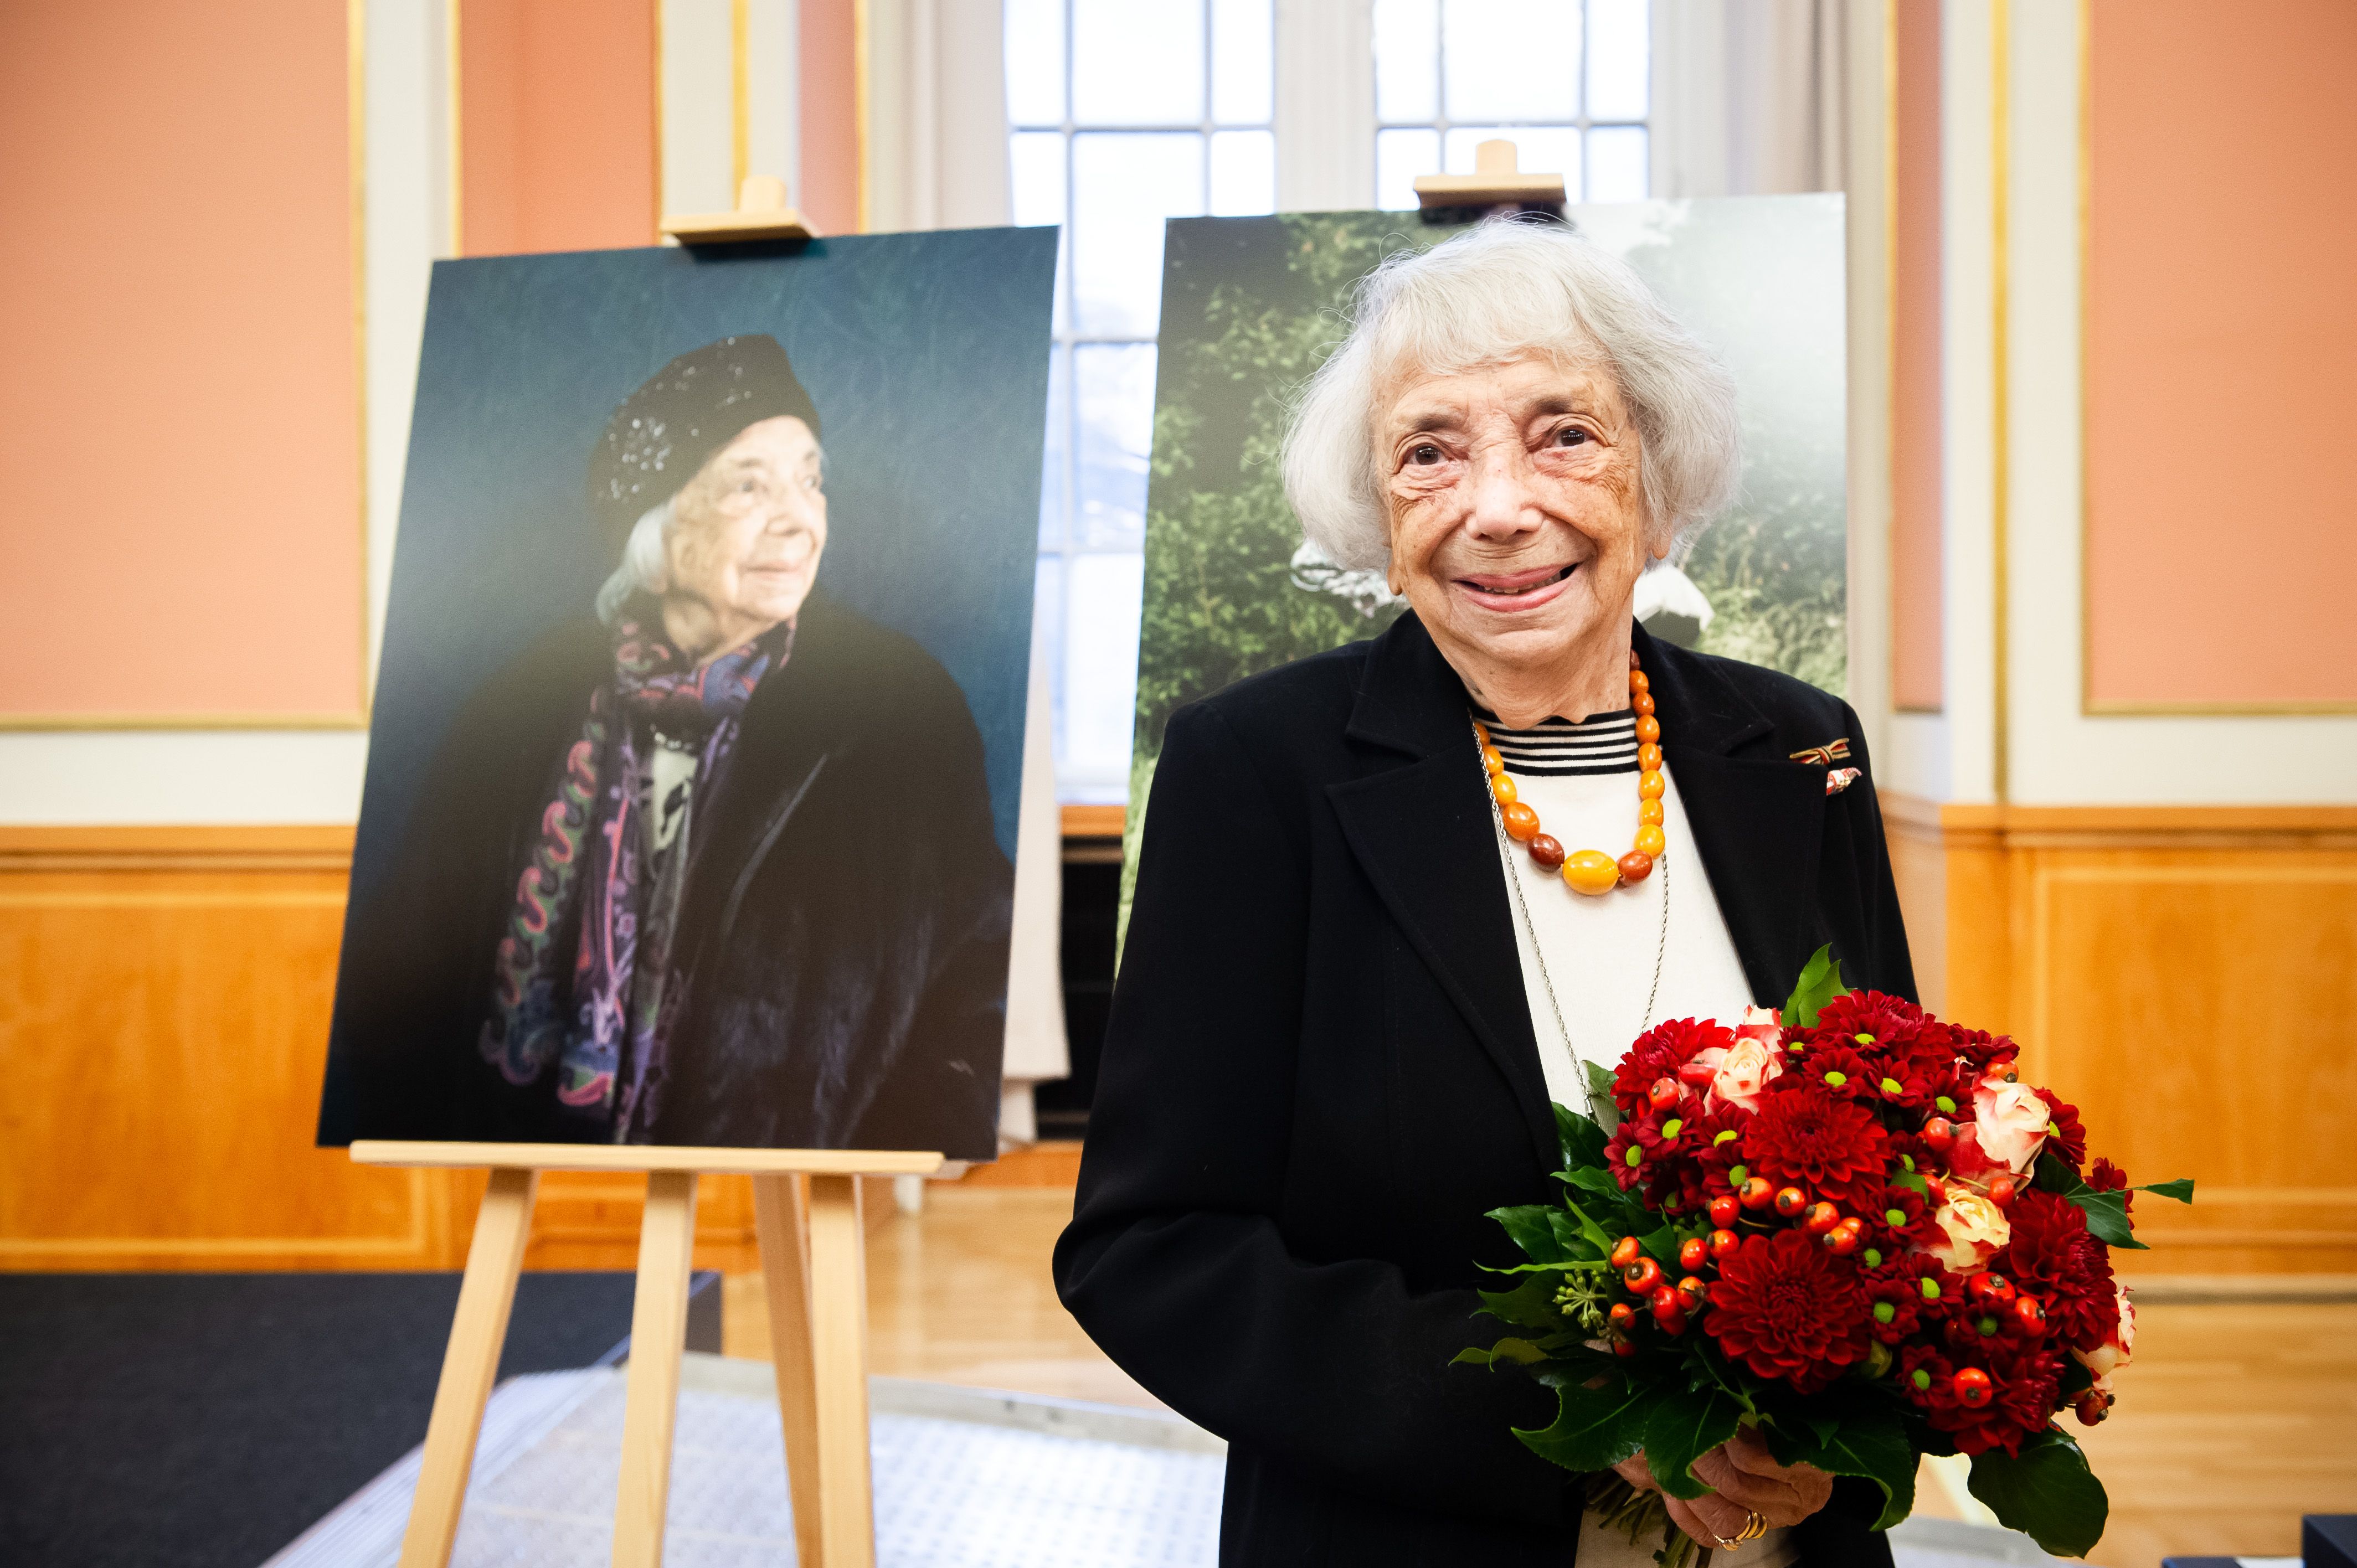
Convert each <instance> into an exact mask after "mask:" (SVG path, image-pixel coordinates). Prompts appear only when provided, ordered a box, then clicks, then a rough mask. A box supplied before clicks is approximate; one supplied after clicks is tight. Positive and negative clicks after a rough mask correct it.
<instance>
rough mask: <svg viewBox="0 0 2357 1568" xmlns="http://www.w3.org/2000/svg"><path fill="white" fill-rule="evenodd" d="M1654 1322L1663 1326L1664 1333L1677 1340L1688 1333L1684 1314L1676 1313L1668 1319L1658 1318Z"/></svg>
mask: <svg viewBox="0 0 2357 1568" xmlns="http://www.w3.org/2000/svg"><path fill="white" fill-rule="evenodd" d="M1653 1321H1654V1322H1656V1323H1658V1324H1660V1325H1661V1326H1662V1332H1663V1333H1664V1334H1667V1335H1669V1336H1670V1337H1672V1338H1675V1337H1677V1336H1679V1335H1681V1334H1684V1332H1685V1331H1686V1315H1685V1314H1684V1313H1683V1312H1674V1313H1672V1314H1670V1315H1669V1316H1667V1317H1661V1316H1656V1317H1655V1318H1654V1319H1653Z"/></svg>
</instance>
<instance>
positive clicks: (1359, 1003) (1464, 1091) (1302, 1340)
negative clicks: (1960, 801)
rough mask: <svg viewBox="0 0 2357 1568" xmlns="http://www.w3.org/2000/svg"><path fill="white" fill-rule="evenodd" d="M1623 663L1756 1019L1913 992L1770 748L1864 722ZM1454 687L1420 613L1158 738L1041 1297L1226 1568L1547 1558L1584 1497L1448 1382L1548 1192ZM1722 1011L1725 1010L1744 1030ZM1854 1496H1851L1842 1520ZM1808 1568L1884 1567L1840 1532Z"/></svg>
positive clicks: (1868, 866) (1703, 663) (1884, 865)
mask: <svg viewBox="0 0 2357 1568" xmlns="http://www.w3.org/2000/svg"><path fill="white" fill-rule="evenodd" d="M1636 640H1637V649H1638V651H1639V654H1640V656H1641V659H1642V660H1643V663H1644V668H1645V669H1646V671H1648V672H1649V673H1650V674H1651V676H1652V690H1653V693H1654V694H1655V695H1656V696H1657V697H1658V698H1659V700H1660V703H1661V720H1662V729H1663V754H1664V756H1665V757H1667V759H1668V761H1669V764H1670V767H1671V768H1672V770H1673V771H1674V773H1675V774H1676V776H1677V781H1678V792H1679V794H1680V796H1681V797H1682V799H1683V800H1684V803H1685V807H1686V812H1687V815H1688V817H1689V819H1690V820H1691V822H1692V825H1693V832H1694V835H1695V843H1694V844H1693V845H1692V846H1686V845H1674V846H1673V847H1672V851H1671V853H1673V854H1678V853H1681V852H1683V853H1688V854H1699V855H1700V856H1701V859H1702V863H1703V865H1704V866H1705V868H1706V870H1707V872H1708V874H1709V876H1710V882H1711V886H1712V889H1713V891H1714V892H1715V893H1716V894H1717V898H1718V903H1719V908H1721V910H1722V911H1724V913H1725V915H1726V918H1727V928H1728V930H1729V932H1730V933H1731V935H1732V936H1733V938H1734V941H1735V947H1736V950H1737V952H1738V954H1739V955H1740V957H1741V959H1742V961H1743V971H1744V974H1745V977H1746V978H1747V979H1748V980H1749V982H1750V988H1751V992H1752V995H1751V998H1750V1000H1752V1001H1754V1002H1757V1003H1760V1004H1768V1005H1773V1004H1779V1003H1781V1002H1782V1000H1783V999H1784V997H1785V996H1786V994H1787V993H1789V992H1790V990H1791V988H1792V982H1793V980H1794V978H1795V977H1796V976H1797V975H1798V973H1799V971H1800V967H1801V965H1802V963H1803V961H1804V960H1805V959H1806V957H1807V956H1808V954H1809V953H1810V952H1811V951H1813V950H1814V949H1815V948H1816V947H1817V945H1818V944H1820V943H1823V942H1827V941H1830V942H1831V943H1832V944H1833V947H1834V951H1835V954H1836V955H1837V956H1838V957H1839V958H1840V959H1841V961H1842V972H1843V974H1844V976H1845V977H1846V978H1847V979H1848V980H1849V981H1850V982H1852V983H1855V984H1863V985H1868V986H1873V987H1875V988H1878V989H1880V990H1883V991H1888V992H1895V993H1901V994H1911V993H1912V991H1913V989H1914V977H1913V973H1912V971H1911V970H1910V966H1909V963H1908V957H1907V938H1906V933H1905V931H1904V930H1903V929H1901V927H1900V918H1899V908H1898V903H1897V899H1896V897H1895V895H1894V894H1893V891H1892V887H1891V880H1890V868H1889V860H1888V858H1887V855H1886V853H1885V850H1884V845H1883V837H1882V821H1881V815H1880V813H1879V811H1878V810H1877V808H1876V805H1875V798H1874V789H1873V786H1872V784H1871V783H1870V782H1869V781H1867V779H1859V780H1858V781H1857V783H1856V784H1854V785H1853V786H1852V787H1851V788H1850V789H1847V790H1846V791H1845V792H1843V793H1841V794H1838V795H1834V796H1831V797H1828V796H1827V795H1826V793H1825V781H1826V766H1825V764H1824V763H1823V762H1803V761H1795V760H1792V753H1794V752H1798V751H1802V750H1804V749H1806V748H1809V747H1813V746H1826V745H1829V744H1830V743H1832V742H1834V741H1835V740H1837V739H1842V738H1846V739H1847V740H1848V742H1849V749H1850V754H1851V755H1850V757H1849V759H1848V760H1849V765H1850V766H1854V767H1857V768H1865V767H1866V766H1867V759H1866V747H1865V746H1863V745H1862V744H1861V743H1860V736H1859V734H1858V724H1857V715H1856V714H1854V713H1852V712H1851V711H1850V709H1849V708H1848V706H1847V705H1846V704H1845V703H1842V702H1840V701H1839V700H1838V699H1836V698H1834V697H1830V696H1828V695H1826V694H1825V693H1823V692H1820V691H1817V690H1816V689H1814V688H1813V687H1811V686H1807V685H1804V684H1803V683H1802V682H1798V681H1795V680H1792V679H1791V678H1790V677H1787V676H1784V675H1780V674H1777V673H1774V672H1773V671H1767V670H1761V669H1757V668H1755V667H1753V666H1750V665H1746V664H1738V663H1735V662H1733V661H1731V660H1724V659H1715V658H1711V657H1708V656H1706V655H1702V654H1697V653H1692V652H1688V651H1685V650H1681V649H1677V648H1674V647H1671V646H1669V645H1667V644H1665V643H1660V642H1656V641H1654V640H1653V639H1651V638H1649V637H1647V636H1646V635H1645V633H1644V632H1643V631H1642V630H1639V631H1638V633H1637V639H1636ZM1466 709H1467V697H1466V693H1465V688H1464V686H1463V684H1462V683H1461V682H1459V681H1458V677H1457V675H1456V673H1455V672H1454V671H1452V670H1451V669H1450V668H1449V666H1448V663H1447V662H1446V661H1445V660H1443V659H1442V658H1441V656H1440V652H1439V650H1437V648H1436V647H1435V646H1434V645H1433V642H1432V639H1431V637H1430V636H1429V635H1428V634H1427V633H1426V631H1425V629H1424V628H1423V626H1422V625H1421V624H1420V623H1419V622H1418V621H1417V620H1416V618H1415V616H1414V615H1412V614H1411V615H1407V616H1404V617H1402V618H1400V620H1399V621H1398V622H1396V623H1395V624H1394V626H1393V627H1392V628H1391V629H1390V630H1388V631H1386V632H1385V633H1383V636H1381V637H1379V638H1377V639H1374V640H1373V641H1372V642H1361V643H1354V644H1352V645H1351V646H1350V647H1347V648H1343V649H1340V650H1336V651H1334V652H1332V653H1329V654H1322V655H1319V656H1318V657H1316V658H1313V659H1307V660H1301V661H1300V662H1299V663H1296V664H1291V665H1287V666H1286V667H1284V668H1282V669H1279V670H1274V671H1269V672H1267V673H1265V674H1263V675H1260V676H1256V677H1254V678H1253V679H1251V680H1248V681H1244V682H1240V683H1238V684H1236V685H1234V686H1232V687H1230V688H1228V689H1227V690H1226V691H1223V692H1222V693H1218V694H1217V695H1216V696H1212V697H1210V698H1207V699H1205V700H1204V701H1202V702H1200V703H1193V704H1191V705H1190V706H1189V707H1186V708H1182V709H1181V710H1179V712H1178V713H1177V714H1173V715H1172V717H1171V720H1170V725H1169V730H1168V735H1167V736H1166V738H1165V741H1164V746H1163V751H1162V757H1161V761H1160V763H1159V765H1158V766H1157V769H1156V774H1155V779H1154V788H1153V793H1152V797H1151V807H1150V810H1149V811H1148V812H1147V815H1146V836H1145V842H1144V846H1143V849H1142V851H1141V854H1140V859H1139V865H1138V875H1137V886H1136V897H1135V904H1134V906H1133V909H1132V913H1131V917H1130V924H1129V932H1128V939H1127V944H1126V947H1125V951H1124V954H1123V959H1122V965H1121V974H1120V979H1119V982H1118V983H1117V984H1116V986H1115V988H1114V1004H1113V1015H1112V1021H1111V1024H1110V1026H1109V1027H1108V1028H1107V1031H1106V1036H1105V1045H1104V1058H1103V1065H1102V1067H1101V1069H1100V1073H1099V1079H1098V1088H1097V1091H1096V1099H1095V1102H1094V1104H1093V1105H1092V1108H1091V1111H1090V1117H1089V1136H1088V1144H1087V1149H1086V1152H1085V1154H1084V1155H1083V1157H1082V1165H1081V1177H1080V1191H1079V1196H1078V1202H1077V1205H1076V1210H1075V1213H1074V1215H1073V1219H1072V1223H1071V1228H1070V1229H1069V1230H1066V1231H1065V1232H1064V1235H1063V1238H1062V1240H1060V1242H1059V1244H1058V1246H1057V1249H1056V1282H1057V1288H1058V1290H1059V1292H1060V1294H1061V1295H1062V1297H1063V1301H1064V1304H1065V1305H1066V1306H1068V1307H1069V1308H1070V1309H1071V1312H1072V1314H1073V1316H1076V1317H1077V1318H1078V1319H1079V1320H1080V1322H1081V1324H1082V1326H1084V1327H1085V1328H1086V1329H1087V1330H1088V1331H1089V1333H1090V1335H1091V1336H1092V1337H1093V1338H1095V1340H1096V1341H1097V1343H1098V1344H1100V1345H1102V1346H1103V1348H1104V1349H1105V1351H1106V1352H1107V1353H1108V1354H1109V1355H1111V1356H1112V1357H1113V1359H1114V1360H1115V1361H1117V1362H1119V1363H1120V1364H1121V1366H1122V1367H1123V1368H1124V1369H1126V1370H1127V1371H1129V1372H1130V1373H1131V1374H1132V1375H1133V1376H1135V1378H1136V1379H1137V1380H1138V1381H1139V1382H1141V1383H1143V1384H1144V1385H1145V1386H1146V1388H1147V1389H1149V1390H1151V1391H1153V1392H1154V1393H1155V1394H1157V1396H1159V1397H1160V1398H1161V1399H1163V1400H1165V1401H1166V1402H1168V1403H1169V1404H1170V1405H1171V1406H1172V1407H1173V1408H1174V1409H1176V1410H1178V1411H1179V1412H1182V1413H1183V1414H1185V1415H1187V1416H1189V1417H1190V1418H1191V1419H1193V1420H1194V1421H1196V1422H1198V1423H1200V1424H1202V1425H1203V1426H1205V1427H1207V1428H1209V1429H1210V1430H1211V1431H1212V1432H1215V1433H1217V1434H1220V1435H1222V1436H1223V1437H1225V1438H1226V1439H1227V1440H1228V1442H1229V1444H1230V1446H1229V1451H1228V1479H1227V1501H1226V1511H1225V1516H1224V1518H1223V1520H1222V1526H1221V1562H1222V1563H1226V1564H1239V1565H1242V1564H1250V1565H1254V1568H1257V1565H1259V1564H1264V1563H1266V1564H1276V1563H1283V1564H1286V1565H1288V1568H1289V1565H1292V1564H1300V1563H1349V1564H1351V1568H1381V1565H1383V1564H1393V1563H1396V1564H1401V1565H1403V1568H1405V1565H1409V1564H1417V1565H1430V1564H1436V1563H1477V1562H1478V1563H1482V1564H1484V1565H1485V1568H1508V1565H1510V1564H1522V1563H1531V1564H1536V1563H1554V1564H1563V1563H1569V1562H1570V1561H1571V1560H1572V1556H1573V1549H1574V1542H1575V1541H1576V1538H1577V1514H1578V1509H1579V1499H1580V1494H1579V1488H1578V1487H1577V1484H1576V1483H1575V1482H1574V1481H1573V1478H1571V1477H1566V1475H1565V1473H1564V1472H1563V1471H1561V1470H1559V1469H1557V1468H1556V1467H1555V1466H1552V1465H1550V1464H1548V1463H1547V1462H1546V1461H1544V1460H1543V1459H1540V1458H1538V1457H1537V1456H1536V1455H1533V1454H1532V1453H1531V1452H1530V1451H1529V1450H1527V1449H1525V1448H1524V1447H1523V1446H1522V1444H1520V1443H1518V1442H1517V1441H1516V1440H1515V1439H1514V1438H1513V1437H1512V1435H1511V1434H1509V1432H1508V1430H1507V1429H1508V1428H1509V1427H1510V1426H1523V1427H1533V1426H1544V1425H1545V1424H1546V1423H1548V1422H1549V1421H1550V1420H1552V1418H1553V1413H1554V1406H1555V1396H1554V1395H1553V1393H1552V1392H1550V1391H1547V1390H1545V1389H1544V1388H1541V1387H1539V1386H1538V1385H1537V1384H1535V1383H1534V1382H1532V1381H1531V1380H1529V1379H1527V1378H1525V1377H1523V1376H1522V1375H1520V1374H1518V1373H1513V1372H1495V1373H1492V1372H1486V1371H1482V1370H1480V1369H1473V1368H1469V1367H1452V1366H1449V1365H1448V1359H1449V1357H1450V1356H1452V1355H1453V1354H1455V1353H1456V1351H1458V1349H1460V1348H1463V1347H1465V1346H1467V1345H1471V1344H1477V1343H1480V1344H1486V1343H1488V1342H1489V1341H1490V1340H1491V1339H1493V1338H1495V1337H1497V1336H1498V1334H1499V1333H1500V1332H1501V1325H1500V1324H1498V1323H1497V1322H1496V1321H1495V1320H1494V1319H1491V1318H1486V1317H1484V1318H1476V1317H1475V1316H1473V1312H1474V1309H1475V1307H1476V1306H1477V1305H1478V1303H1477V1302H1476V1300H1475V1298H1474V1296H1473V1294H1472V1292H1473V1290H1474V1288H1475V1287H1476V1286H1477V1285H1486V1286H1490V1287H1492V1288H1494V1286H1495V1284H1496V1282H1495V1281H1494V1280H1493V1279H1491V1278H1488V1277H1485V1276H1484V1275H1482V1274H1481V1273H1479V1271H1478V1270H1477V1269H1476V1267H1475V1265H1476V1263H1477V1262H1481V1263H1489V1264H1492V1265H1498V1264H1506V1263H1511V1262H1516V1261H1519V1255H1518V1254H1516V1253H1515V1251H1514V1249H1513V1247H1512V1244H1511V1243H1510V1242H1509V1241H1507V1240H1506V1238H1505V1236H1504V1235H1503V1234H1502V1232H1501V1230H1499V1228H1498V1226H1497V1225H1496V1224H1494V1223H1493V1222H1491V1221H1490V1220H1488V1219H1483V1218H1482V1215H1483V1213H1484V1212H1485V1211H1486V1210H1489V1209H1491V1208H1498V1207H1501V1205H1507V1204H1525V1203H1545V1202H1551V1201H1554V1200H1555V1199H1556V1198H1557V1197H1559V1195H1560V1187H1559V1184H1557V1183H1556V1182H1555V1181H1554V1179H1553V1178H1552V1175H1551V1173H1553V1172H1554V1171H1555V1169H1557V1168H1558V1167H1559V1165H1560V1163H1561V1161H1560V1158H1559V1156H1558V1154H1557V1149H1556V1142H1555V1126H1554V1119H1553V1116H1552V1113H1551V1112H1549V1110H1548V1107H1547V1096H1546V1089H1545V1079H1544V1074H1543V1073H1542V1070H1541V1069H1540V1066H1539V1053H1538V1044H1537V1037H1536V1036H1535V1035H1534V1031H1533V1028H1532V1024H1531V1018H1530V1009H1529V1007H1528V1005H1527V1004H1526V1003H1525V1001H1524V993H1523V979H1522V972H1521V968H1520V963H1519V961H1518V960H1517V958H1516V955H1515V948H1514V930H1513V926H1512V912H1511V910H1510V908H1509V905H1508V902H1507V894H1506V887H1505V881H1504V877H1503V875H1502V873H1501V869H1500V865H1499V860H1498V853H1497V849H1496V847H1495V843H1494V840H1493V837H1492V833H1493V831H1494V830H1493V829H1492V827H1491V819H1490V811H1489V803H1488V798H1487V792H1486V791H1485V790H1484V789H1482V787H1481V775H1480V769H1479V768H1478V767H1477V765H1476V763H1475V760H1474V756H1473V747H1472V745H1471V741H1470V739H1469V729H1468V726H1467V712H1466ZM1729 1000H1730V1001H1732V1000H1734V999H1732V998H1730V999H1729ZM1842 1500H1844V1501H1848V1500H1850V1499H1847V1498H1844V1499H1842ZM1803 1532H1804V1533H1803V1554H1804V1557H1805V1559H1806V1561H1808V1562H1809V1563H1813V1564H1827V1563H1832V1564H1843V1565H1857V1568H1865V1565H1868V1564H1878V1565H1881V1568H1888V1564H1889V1562H1890V1555H1889V1547H1888V1546H1887V1544H1885V1542H1884V1541H1883V1539H1882V1538H1881V1537H1880V1536H1877V1535H1873V1534H1871V1533H1870V1532H1868V1531H1867V1530H1866V1528H1865V1526H1864V1525H1863V1523H1861V1522H1859V1521H1857V1520H1855V1519H1853V1518H1851V1517H1850V1516H1849V1515H1848V1514H1846V1513H1845V1512H1839V1511H1836V1510H1835V1509H1827V1510H1826V1511H1825V1512H1824V1513H1823V1514H1820V1515H1819V1516H1818V1517H1817V1518H1816V1519H1815V1520H1811V1521H1810V1522H1809V1524H1807V1525H1805V1526H1803Z"/></svg>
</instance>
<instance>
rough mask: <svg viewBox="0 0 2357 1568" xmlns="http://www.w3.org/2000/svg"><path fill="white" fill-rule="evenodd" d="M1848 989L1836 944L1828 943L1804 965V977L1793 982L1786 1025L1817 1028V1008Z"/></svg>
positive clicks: (1785, 1019) (1811, 955)
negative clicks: (1836, 955)
mask: <svg viewBox="0 0 2357 1568" xmlns="http://www.w3.org/2000/svg"><path fill="white" fill-rule="evenodd" d="M1848 989H1849V987H1847V986H1846V985H1844V984H1843V983H1842V977H1841V965H1840V964H1838V963H1836V962H1835V961H1834V950H1833V944H1832V943H1830V942H1828V943H1826V944H1825V945H1824V947H1821V948H1819V949H1818V950H1816V951H1815V952H1813V953H1811V954H1810V955H1809V961H1808V962H1806V963H1804V964H1803V965H1802V966H1801V978H1800V979H1798V980H1796V981H1794V982H1793V983H1792V995H1791V997H1789V998H1788V999H1787V1000H1786V1001H1785V1003H1784V1026H1785V1027H1786V1028H1788V1029H1790V1028H1802V1029H1813V1028H1815V1027H1816V1024H1817V1010H1818V1009H1819V1008H1821V1007H1823V1006H1824V1004H1826V1003H1828V1002H1830V1001H1832V1000H1833V999H1834V998H1835V997H1836V996H1839V995H1841V994H1843V993H1845V992H1846V991H1847V990H1848Z"/></svg>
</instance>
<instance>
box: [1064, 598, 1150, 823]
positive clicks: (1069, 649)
mask: <svg viewBox="0 0 2357 1568" xmlns="http://www.w3.org/2000/svg"><path fill="white" fill-rule="evenodd" d="M1065 574H1066V577H1065V581H1066V587H1065V594H1064V756H1063V765H1062V767H1061V768H1059V770H1058V771H1059V772H1060V774H1061V776H1062V778H1063V779H1064V780H1065V781H1066V782H1065V788H1064V797H1065V799H1067V800H1072V799H1080V800H1092V799H1094V800H1125V799H1126V798H1127V797H1128V791H1129V740H1130V732H1131V730H1132V728H1133V727H1134V726H1135V712H1136V708H1137V623H1138V618H1139V617H1140V615H1142V614H1143V613H1144V609H1145V591H1144V590H1145V581H1146V557H1145V556H1144V555H1141V554H1131V553H1126V552H1125V553H1121V554H1117V555H1074V556H1071V557H1070V558H1069V559H1068V560H1067V562H1066V563H1065Z"/></svg>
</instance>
